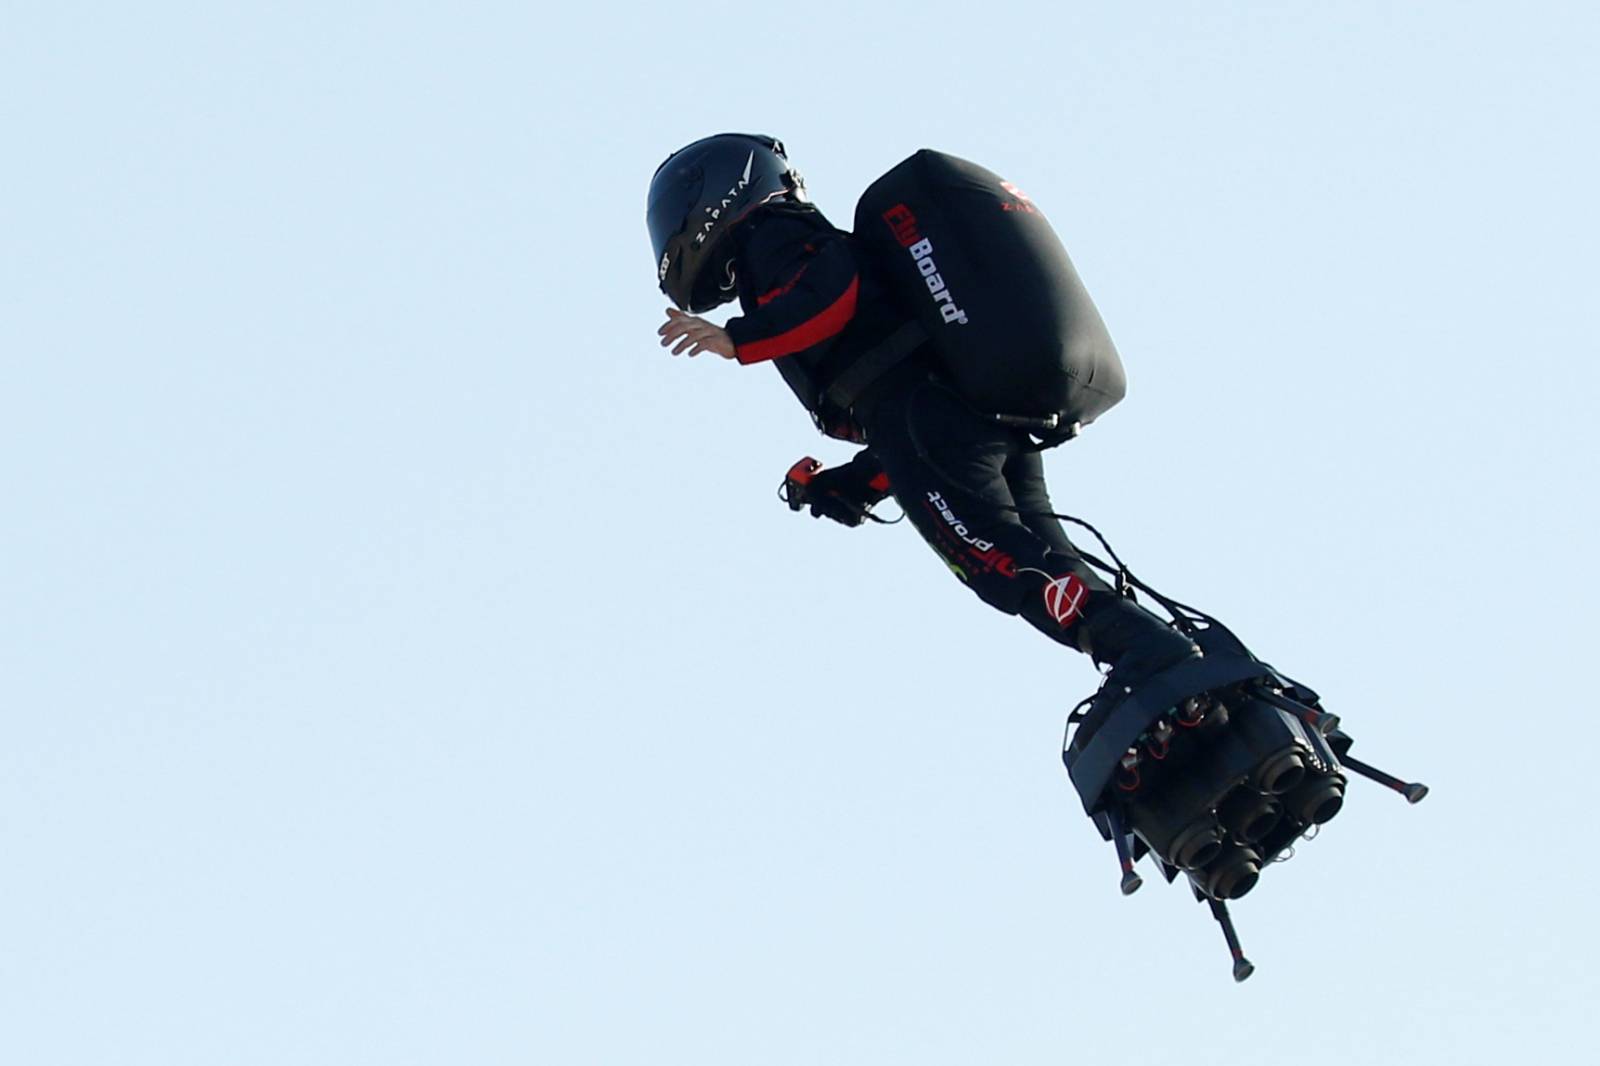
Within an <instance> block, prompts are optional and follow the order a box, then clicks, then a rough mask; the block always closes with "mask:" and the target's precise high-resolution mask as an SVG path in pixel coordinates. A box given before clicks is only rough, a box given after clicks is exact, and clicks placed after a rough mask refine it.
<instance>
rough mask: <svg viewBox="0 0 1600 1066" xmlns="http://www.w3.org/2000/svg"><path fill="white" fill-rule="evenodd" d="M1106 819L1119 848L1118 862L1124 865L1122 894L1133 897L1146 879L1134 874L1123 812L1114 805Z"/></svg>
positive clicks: (1108, 809) (1113, 840) (1109, 809)
mask: <svg viewBox="0 0 1600 1066" xmlns="http://www.w3.org/2000/svg"><path fill="white" fill-rule="evenodd" d="M1106 819H1107V821H1109V822H1110V823H1111V842H1112V843H1113V844H1115V845H1116V846H1117V861H1118V862H1120V863H1121V864H1122V894H1123V895H1124V896H1131V895H1133V894H1134V893H1135V892H1137V891H1139V886H1140V885H1142V884H1144V878H1142V877H1140V876H1139V875H1138V874H1136V873H1134V872H1133V852H1132V850H1131V849H1130V848H1129V847H1128V827H1127V825H1126V824H1125V823H1124V822H1123V819H1122V810H1121V809H1120V808H1119V807H1117V806H1115V805H1114V804H1113V805H1111V806H1109V807H1108V808H1107V809H1106Z"/></svg>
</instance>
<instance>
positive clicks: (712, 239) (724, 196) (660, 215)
mask: <svg viewBox="0 0 1600 1066" xmlns="http://www.w3.org/2000/svg"><path fill="white" fill-rule="evenodd" d="M780 196H794V197H795V198H797V199H801V200H803V199H805V183H804V182H802V181H801V180H800V175H799V174H798V173H796V172H795V171H794V170H792V169H791V168H790V167H789V159H788V157H787V156H785V155H784V154H783V145H782V144H781V143H779V142H778V141H775V140H773V139H772V138H771V137H762V136H759V135H756V134H749V133H719V134H717V135H716V136H714V137H706V138H703V139H701V140H698V141H695V142H694V143H693V144H691V145H689V146H688V147H686V148H680V149H679V150H678V151H676V152H673V153H672V154H671V155H670V156H668V157H667V161H666V162H665V163H662V164H661V165H660V166H659V167H657V168H656V174H655V177H653V178H651V179H650V199H649V202H648V203H647V205H646V208H645V222H646V224H648V225H649V227H650V245H651V249H652V251H653V252H654V253H655V258H656V280H657V281H658V282H659V283H660V285H661V291H662V292H664V293H666V295H667V298H668V299H669V300H671V301H672V302H673V303H674V304H677V305H678V307H679V308H680V309H682V310H684V311H690V312H695V313H699V312H701V311H709V310H711V308H713V307H716V306H717V305H718V304H724V303H727V302H728V301H729V300H731V299H733V297H734V294H735V282H734V269H733V248H732V246H731V245H730V244H729V242H728V234H729V232H730V231H731V230H732V229H733V227H734V225H735V224H737V223H738V222H739V221H740V220H741V219H743V218H744V217H745V216H746V215H748V214H749V213H750V212H751V211H753V210H755V209H756V208H757V207H759V206H761V205H762V204H764V203H766V202H767V201H768V200H772V199H774V198H776V197H780Z"/></svg>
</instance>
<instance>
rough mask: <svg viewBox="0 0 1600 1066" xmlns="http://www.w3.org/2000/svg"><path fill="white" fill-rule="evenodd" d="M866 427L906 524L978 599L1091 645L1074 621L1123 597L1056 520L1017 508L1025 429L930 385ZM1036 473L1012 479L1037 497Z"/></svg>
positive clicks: (887, 402)
mask: <svg viewBox="0 0 1600 1066" xmlns="http://www.w3.org/2000/svg"><path fill="white" fill-rule="evenodd" d="M867 429H868V438H869V442H870V444H871V447H872V450H873V451H874V452H875V453H876V454H877V455H878V457H879V458H880V460H881V461H882V462H883V465H884V469H885V471H886V472H887V473H888V475H889V483H890V486H891V487H892V489H893V491H894V494H895V497H896V499H897V500H898V501H899V503H900V505H901V507H902V508H904V510H905V513H906V515H907V517H908V518H909V519H910V520H911V523H912V524H913V525H914V526H916V528H917V531H918V532H919V533H921V534H922V537H923V539H924V540H926V541H927V542H928V544H929V545H930V546H931V547H932V548H933V549H934V551H935V552H937V553H938V555H939V557H940V558H941V559H943V560H944V562H945V564H946V565H947V566H948V567H949V568H950V569H951V570H952V571H954V572H955V573H956V574H957V576H959V577H960V578H961V579H962V580H963V581H964V582H965V583H966V584H967V586H968V587H969V588H971V589H972V591H973V592H974V593H976V594H977V595H978V597H979V598H980V599H982V600H983V601H984V602H985V603H988V604H990V605H991V606H993V607H995V608H997V609H999V610H1002V611H1005V612H1006V613H1007V614H1020V615H1021V616H1022V617H1023V618H1025V619H1027V620H1028V622H1029V623H1031V624H1032V625H1033V626H1034V627H1035V628H1036V629H1038V630H1039V631H1040V632H1042V633H1044V634H1045V635H1047V636H1049V637H1050V638H1051V639H1053V640H1056V641H1059V642H1061V643H1062V644H1066V645H1069V646H1071V647H1074V648H1078V649H1079V650H1087V649H1088V647H1090V645H1087V644H1086V643H1085V642H1084V641H1083V640H1081V639H1080V628H1079V627H1080V625H1081V623H1082V622H1083V621H1084V619H1085V618H1086V617H1087V616H1088V615H1091V614H1093V615H1096V616H1099V615H1104V614H1105V613H1106V611H1107V610H1108V607H1107V606H1106V605H1108V604H1109V605H1111V609H1115V610H1117V611H1120V610H1121V608H1120V607H1117V606H1116V601H1117V600H1119V599H1120V597H1118V596H1117V595H1116V594H1115V592H1113V591H1112V590H1111V588H1110V587H1109V586H1108V585H1107V584H1106V583H1105V581H1103V580H1102V579H1101V578H1100V577H1099V576H1098V575H1097V574H1095V573H1094V572H1093V571H1092V570H1091V569H1090V568H1089V567H1088V566H1087V565H1086V564H1085V563H1084V562H1083V560H1082V559H1081V558H1080V557H1079V556H1078V554H1077V552H1076V551H1075V550H1074V549H1073V547H1072V545H1071V542H1070V541H1068V540H1067V539H1066V537H1065V535H1064V534H1062V533H1061V529H1060V526H1059V525H1058V524H1055V523H1053V522H1052V523H1050V524H1047V525H1037V526H1036V527H1035V528H1030V525H1029V524H1028V522H1025V521H1024V519H1023V518H1022V516H1020V515H1019V514H1018V511H1019V510H1020V509H1022V508H1020V507H1019V505H1018V501H1017V498H1016V497H1015V496H1014V494H1013V490H1012V486H1011V484H1010V483H1009V482H1008V479H1007V470H1008V469H1013V468H1015V464H1016V463H1017V462H1018V460H1019V456H1023V455H1024V454H1025V453H1026V454H1030V455H1032V453H1031V452H1030V450H1029V445H1028V440H1027V438H1026V437H1025V436H1024V435H1022V434H1021V433H1018V432H1016V431H1015V430H1011V429H1007V428H1005V427H1003V426H999V425H997V424H995V423H994V422H992V421H990V420H989V419H986V418H984V417H982V416H981V415H979V414H977V413H975V412H973V411H972V410H971V409H969V408H968V407H967V406H966V405H965V404H964V403H963V402H962V401H961V400H960V399H958V398H957V397H956V396H954V395H953V394H951V393H950V392H949V391H948V390H946V389H944V388H943V387H941V386H938V385H932V384H921V385H918V386H915V387H913V388H911V389H909V390H906V391H904V392H901V393H898V394H896V395H894V396H891V397H886V398H885V399H884V400H882V401H881V402H880V403H879V404H878V405H877V407H876V409H875V410H874V412H873V415H872V418H871V421H870V423H869V425H868V427H867ZM1032 461H1033V462H1034V463H1037V461H1038V457H1037V455H1032ZM1023 462H1024V466H1026V460H1023ZM1037 481H1038V485H1037V488H1036V489H1035V487H1034V486H1033V485H1032V484H1031V482H1030V481H1029V480H1028V479H1027V478H1023V479H1021V481H1020V482H1019V483H1020V484H1021V485H1022V487H1024V489H1025V490H1027V491H1028V492H1029V493H1032V494H1034V495H1036V496H1037V495H1041V494H1042V492H1043V478H1042V475H1040V476H1038V478H1037ZM1035 502H1036V500H1035ZM1046 502H1048V501H1046ZM1045 509H1048V507H1046V508H1045ZM1052 527H1053V528H1052ZM1152 621H1153V619H1152ZM1157 624H1158V625H1159V623H1157Z"/></svg>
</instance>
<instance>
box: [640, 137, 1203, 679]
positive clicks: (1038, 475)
mask: <svg viewBox="0 0 1600 1066" xmlns="http://www.w3.org/2000/svg"><path fill="white" fill-rule="evenodd" d="M956 162H958V163H959V162H960V161H956ZM969 166H970V165H969ZM974 169H977V168H974ZM984 173H987V172H984ZM1002 184H1003V183H1002ZM1007 188H1008V189H1009V190H1010V194H1012V195H1014V196H1015V197H1019V198H1020V199H1018V200H1017V203H1018V204H1019V205H1021V206H1023V207H1025V208H1026V209H1027V210H1030V211H1031V210H1033V209H1032V208H1031V206H1029V205H1027V204H1026V202H1025V201H1026V198H1025V197H1022V196H1021V194H1020V192H1018V191H1017V190H1015V188H1014V187H1011V186H1007ZM647 223H648V226H649V229H650V236H651V242H652V246H653V252H654V255H655V259H656V264H657V281H658V282H659V284H660V287H661V290H662V292H663V293H665V294H666V295H667V297H668V298H669V299H671V300H672V302H673V303H674V304H675V305H677V306H676V308H675V309H674V308H669V309H668V310H667V320H666V322H665V323H663V324H662V326H661V328H660V329H659V330H658V331H657V332H658V334H659V335H660V337H661V344H662V346H663V347H671V349H672V353H673V354H674V355H680V354H688V355H690V356H696V355H699V354H701V353H702V352H710V353H712V354H715V355H717V356H720V357H722V358H723V359H726V360H729V361H731V362H736V363H739V364H742V365H751V364H755V363H763V362H770V363H772V364H773V365H774V366H775V367H776V368H777V369H778V371H779V373H780V374H781V375H782V376H783V378H784V380H785V382H786V383H787V384H788V385H789V387H790V388H791V389H792V390H793V391H794V393H795V396H796V397H797V398H798V399H799V400H800V402H801V403H802V404H803V405H805V407H806V408H807V410H808V411H810V413H811V415H812V418H813V420H814V421H815V422H816V424H817V426H818V428H819V429H821V430H822V431H823V432H824V433H827V434H828V435H830V436H834V437H838V438H841V439H844V440H849V441H853V442H856V443H863V444H865V445H866V447H865V448H864V449H863V450H862V451H861V452H860V453H858V454H857V455H856V457H855V458H854V459H853V460H852V461H851V462H849V463H848V464H846V465H844V466H842V467H838V468H834V469H829V470H824V471H822V472H820V473H819V474H817V475H816V476H815V477H814V478H813V480H812V481H811V483H810V485H809V487H808V493H807V495H808V499H809V501H810V506H811V510H812V514H813V515H814V516H816V517H824V516H825V517H828V518H831V519H833V520H835V521H838V522H841V523H843V524H845V525H848V526H854V525H859V524H860V523H861V522H862V521H863V520H864V518H865V516H866V513H867V510H868V509H869V508H870V507H871V506H872V505H874V504H876V503H877V502H879V501H881V500H882V499H884V498H885V497H886V496H888V495H891V494H892V495H893V496H894V497H895V499H896V501H897V502H898V503H899V504H900V506H901V507H902V508H903V510H904V511H905V514H906V516H907V517H908V518H909V519H910V520H911V523H912V524H913V525H914V526H915V527H916V528H917V531H918V532H919V533H921V534H922V537H923V539H924V540H926V541H927V542H928V544H929V545H930V546H931V547H932V548H933V550H934V551H935V552H936V553H938V555H939V556H940V558H941V559H942V560H943V561H944V562H945V564H946V565H947V566H948V567H949V568H950V569H951V570H952V571H953V572H954V573H955V574H956V575H957V576H959V577H960V578H961V579H962V581H964V582H965V583H966V584H967V585H968V587H969V588H971V589H972V590H973V592H975V593H976V594H977V595H978V597H979V598H980V599H982V600H983V601H984V602H985V603H988V604H989V605H991V606H993V607H995V608H998V609H999V610H1002V611H1005V612H1006V613H1008V614H1018V615H1021V616H1022V617H1023V618H1024V619H1026V620H1027V621H1028V622H1029V623H1030V624H1031V625H1033V626H1034V628H1036V629H1038V630H1039V631H1040V632H1042V633H1044V634H1045V635H1047V636H1049V637H1050V638H1051V639H1053V640H1056V641H1058V642H1060V643H1062V644H1065V645H1068V646H1069V647H1074V648H1077V649H1079V650H1081V651H1084V652H1087V653H1088V654H1089V655H1090V656H1092V657H1093V658H1094V660H1095V661H1096V662H1097V663H1100V664H1101V665H1108V666H1110V667H1111V673H1110V675H1109V677H1108V679H1107V682H1106V684H1105V685H1104V686H1103V687H1102V689H1101V693H1102V694H1104V696H1105V698H1104V699H1103V700H1102V701H1101V703H1102V707H1104V706H1108V705H1109V703H1111V702H1114V701H1115V699H1116V698H1117V697H1119V696H1120V695H1122V694H1123V693H1125V692H1127V691H1129V690H1131V688H1133V687H1134V686H1136V685H1137V684H1138V683H1139V681H1140V680H1141V679H1143V678H1145V677H1148V676H1150V675H1151V674H1153V673H1155V672H1157V671H1159V670H1162V669H1164V668H1166V667H1167V666H1170V665H1172V664H1174V663H1176V662H1178V661H1180V660H1182V659H1184V658H1187V657H1189V656H1191V655H1194V654H1198V652H1197V650H1196V649H1195V648H1194V646H1193V644H1192V643H1191V642H1190V641H1189V640H1188V638H1187V637H1185V636H1183V635H1182V634H1181V633H1179V632H1178V631H1177V630H1176V629H1174V628H1173V627H1171V626H1170V625H1168V624H1166V623H1165V622H1163V621H1161V620H1160V619H1158V618H1156V617H1155V616H1154V615H1152V614H1150V613H1149V612H1147V611H1145V610H1144V609H1143V608H1141V607H1139V606H1138V605H1137V604H1135V603H1133V602H1132V601H1131V600H1129V599H1127V598H1125V597H1123V596H1121V595H1119V594H1118V593H1117V592H1116V591H1115V590H1113V589H1112V588H1111V587H1110V586H1108V585H1107V584H1106V582H1104V581H1103V580H1102V579H1101V578H1100V577H1099V576H1098V575H1097V574H1096V573H1095V572H1094V571H1093V570H1092V569H1091V568H1090V567H1089V566H1088V565H1087V564H1086V563H1085V562H1084V561H1083V559H1082V558H1081V557H1080V555H1079V553H1078V551H1077V550H1076V549H1075V548H1074V547H1073V545H1072V542H1071V541H1070V540H1068V539H1067V536H1066V534H1065V532H1064V531H1063V530H1062V528H1061V524H1060V523H1059V522H1058V521H1057V520H1056V519H1055V518H1054V517H1053V516H1052V513H1051V512H1052V510H1053V508H1052V506H1051V503H1050V497H1049V493H1048V491H1047V489H1046V486H1045V477H1044V464H1043V461H1042V460H1041V458H1040V454H1039V446H1038V445H1037V444H1036V443H1035V442H1034V440H1033V438H1032V437H1031V436H1030V435H1029V433H1028V432H1027V431H1026V430H1025V429H1023V428H1019V427H1018V422H1019V421H1020V420H1017V419H997V418H996V417H995V416H996V412H993V411H985V410H981V409H980V408H979V407H978V406H976V405H975V404H974V402H973V401H972V400H971V399H969V398H968V397H967V396H966V395H964V394H963V391H962V389H961V388H960V387H959V386H958V384H957V381H956V379H957V377H958V375H954V374H952V373H950V372H949V367H948V365H947V363H946V364H941V362H940V360H939V359H938V358H937V357H936V354H935V353H934V352H933V351H932V349H931V346H930V345H927V344H921V345H917V344H916V343H915V341H913V343H912V344H911V345H910V350H909V351H902V350H901V349H905V348H906V347H907V343H906V341H905V338H906V337H907V336H908V335H909V336H911V337H913V338H914V339H916V338H918V337H919V335H917V334H915V333H908V332H907V330H906V328H905V327H906V323H907V321H908V319H909V318H910V317H911V315H910V314H909V313H908V311H907V309H906V308H905V306H904V302H903V301H899V300H897V299H896V297H895V295H894V293H893V291H892V290H891V286H890V284H889V280H888V278H887V276H886V272H885V268H884V266H883V263H882V260H881V259H879V258H878V257H877V256H875V255H874V254H873V253H872V251H871V250H870V249H869V248H868V247H867V245H866V244H865V242H864V241H863V239H862V234H861V233H860V226H859V224H858V232H857V233H855V234H851V233H847V232H844V231H842V230H839V229H837V228H835V227H834V226H833V225H831V224H830V223H829V222H828V220H827V219H826V218H825V217H823V215H822V213H821V212H820V211H818V210H817V209H816V208H815V207H814V206H813V205H811V204H810V203H809V202H808V201H807V198H806V195H805V186H804V183H803V182H802V180H801V178H800V176H799V175H798V174H797V173H796V172H795V171H794V170H793V169H792V168H791V167H790V166H789V162H788V159H787V156H786V155H785V153H784V150H783V146H782V145H781V144H780V143H779V142H777V141H775V140H773V139H772V138H769V137H759V136H751V135H744V134H719V135H717V136H713V137H707V138H704V139H702V140H699V141H696V142H694V143H693V144H691V145H689V146H687V147H685V148H683V149H682V150H680V151H678V152H675V153H674V154H673V155H672V156H671V157H669V158H668V159H667V161H666V162H664V163H663V164H662V165H661V166H660V168H659V169H658V170H657V171H656V173H655V176H654V178H653V179H652V181H651V184H650V194H649V202H648V208H647ZM922 272H923V274H925V275H929V281H928V285H929V290H930V292H933V293H934V294H935V295H938V294H939V292H940V290H939V289H938V288H937V287H936V283H939V284H942V282H940V279H939V277H938V275H934V274H932V273H931V271H930V270H929V268H928V267H923V269H922ZM1013 280H1015V281H1017V282H1019V283H1021V282H1024V281H1030V280H1036V279H1021V278H1018V279H1013ZM1072 280H1073V281H1075V277H1074V278H1073V279H1072ZM735 298H737V299H738V301H739V305H740V308H741V310H742V314H741V315H739V316H738V317H735V318H732V319H730V320H729V321H728V323H727V325H726V326H725V327H720V326H717V325H715V324H714V323H712V322H709V321H707V320H706V319H704V318H701V317H699V313H700V312H704V311H707V310H710V309H711V308H714V307H716V306H718V305H720V304H723V303H726V302H728V301H730V300H733V299H735ZM1084 299H1085V300H1086V299H1087V297H1086V296H1085V297H1084ZM945 304H946V305H947V313H946V316H945V317H946V318H950V317H952V316H953V315H954V314H959V313H962V312H960V311H959V309H956V308H955V307H954V305H953V303H952V301H951V300H950V299H949V298H948V294H946V299H945ZM1095 321H1096V323H1098V315H1097V313H1096V315H1095ZM1101 328H1102V329H1103V326H1102V327H1101ZM1106 346H1107V347H1108V348H1109V337H1107V338H1106ZM885 352H888V353H889V354H890V356H891V358H884V353H885ZM1005 354H1006V353H1004V352H995V353H993V355H994V357H995V358H997V359H999V358H1002V357H1004V355H1005ZM1110 357H1111V359H1112V361H1113V362H1115V352H1114V350H1112V351H1111V356H1110ZM1001 365H1004V364H1003V363H1002V364H1001ZM1114 369H1115V378H1114V380H1115V385H1116V388H1115V394H1114V395H1113V396H1111V397H1110V398H1109V401H1108V402H1105V403H1103V404H1102V405H1101V407H1102V408H1103V407H1109V406H1110V405H1111V404H1113V403H1115V402H1116V401H1117V400H1118V399H1120V398H1121V384H1122V382H1121V377H1120V370H1121V367H1120V362H1116V363H1115V367H1114ZM864 371H865V372H864ZM844 383H848V384H849V386H850V387H849V388H848V389H843V390H841V388H840V387H839V386H840V385H841V384H844Z"/></svg>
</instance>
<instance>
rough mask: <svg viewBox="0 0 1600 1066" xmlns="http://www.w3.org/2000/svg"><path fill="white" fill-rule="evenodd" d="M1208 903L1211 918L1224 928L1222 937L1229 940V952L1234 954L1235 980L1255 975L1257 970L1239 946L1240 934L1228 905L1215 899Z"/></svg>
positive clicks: (1209, 900) (1208, 900)
mask: <svg viewBox="0 0 1600 1066" xmlns="http://www.w3.org/2000/svg"><path fill="white" fill-rule="evenodd" d="M1206 902H1207V903H1209V904H1210V905H1211V916H1212V917H1213V918H1215V919H1216V920H1217V922H1218V924H1220V925H1221V926H1222V935H1223V936H1224V937H1225V938H1227V941H1228V950H1229V951H1231V952H1232V953H1233V979H1234V980H1235V981H1243V980H1244V979H1245V978H1246V977H1249V976H1250V975H1251V974H1253V973H1255V972H1256V968H1255V965H1254V964H1253V963H1252V962H1251V961H1250V960H1249V959H1247V958H1245V957H1244V949H1243V948H1241V947H1240V946H1239V934H1238V933H1236V932H1234V929H1233V917H1232V916H1231V915H1230V914H1229V913H1228V905H1227V904H1226V903H1223V902H1222V901H1220V900H1215V899H1207V900H1206Z"/></svg>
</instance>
